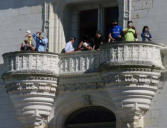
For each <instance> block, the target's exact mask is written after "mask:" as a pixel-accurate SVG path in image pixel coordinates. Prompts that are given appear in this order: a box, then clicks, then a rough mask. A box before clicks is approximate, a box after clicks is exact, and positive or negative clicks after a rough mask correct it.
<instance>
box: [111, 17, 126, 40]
mask: <svg viewBox="0 0 167 128" xmlns="http://www.w3.org/2000/svg"><path fill="white" fill-rule="evenodd" d="M122 31H123V29H122V27H121V26H119V25H118V21H117V20H113V22H112V28H110V29H109V34H108V42H113V41H121V40H122Z"/></svg>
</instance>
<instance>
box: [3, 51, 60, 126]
mask: <svg viewBox="0 0 167 128" xmlns="http://www.w3.org/2000/svg"><path fill="white" fill-rule="evenodd" d="M3 57H4V65H5V66H6V68H5V73H4V75H3V79H4V80H5V82H6V89H7V92H8V93H9V96H10V98H11V100H12V102H13V103H14V106H15V108H16V112H17V117H18V118H19V120H21V122H22V123H23V124H24V126H25V128H27V127H28V128H31V127H32V128H44V127H45V126H46V124H47V121H48V116H49V115H50V112H51V110H52V107H53V104H54V102H55V100H54V99H55V95H56V88H57V75H58V71H59V68H58V56H57V55H55V54H50V53H45V54H43V53H29V52H27V53H26V52H13V53H6V54H4V55H3Z"/></svg>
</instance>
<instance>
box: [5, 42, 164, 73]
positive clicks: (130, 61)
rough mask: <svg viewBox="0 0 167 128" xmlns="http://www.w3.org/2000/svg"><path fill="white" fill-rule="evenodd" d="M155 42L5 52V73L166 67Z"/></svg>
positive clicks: (84, 71)
mask: <svg viewBox="0 0 167 128" xmlns="http://www.w3.org/2000/svg"><path fill="white" fill-rule="evenodd" d="M162 48H163V46H160V45H158V44H153V43H143V42H134V43H114V44H108V45H105V46H103V47H102V49H101V50H100V51H83V52H75V53H73V54H54V53H37V52H32V53H31V52H11V53H6V54H4V64H5V65H6V72H21V71H28V72H33V71H39V72H50V73H53V74H59V75H60V74H74V73H86V72H97V71H98V70H99V66H100V65H103V64H106V65H110V66H118V65H120V66H147V67H148V66H151V67H156V68H160V69H163V68H164V66H163V64H162V59H161V52H160V51H161V49H162Z"/></svg>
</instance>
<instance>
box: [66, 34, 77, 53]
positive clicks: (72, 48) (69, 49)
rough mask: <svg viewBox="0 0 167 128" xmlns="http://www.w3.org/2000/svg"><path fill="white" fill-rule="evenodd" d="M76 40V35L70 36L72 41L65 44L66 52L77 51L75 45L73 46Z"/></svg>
mask: <svg viewBox="0 0 167 128" xmlns="http://www.w3.org/2000/svg"><path fill="white" fill-rule="evenodd" d="M75 40H76V38H75V37H71V38H70V41H69V42H67V44H66V46H65V53H73V52H74V51H75V50H74V47H73V44H74V42H75Z"/></svg>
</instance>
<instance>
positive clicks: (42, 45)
mask: <svg viewBox="0 0 167 128" xmlns="http://www.w3.org/2000/svg"><path fill="white" fill-rule="evenodd" d="M25 37H26V38H27V39H26V40H24V41H23V42H22V43H21V48H20V50H21V51H38V52H46V51H47V48H48V39H47V38H44V36H43V35H42V32H36V33H31V31H30V30H28V31H27V32H26V36H25ZM34 41H35V43H34Z"/></svg>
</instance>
